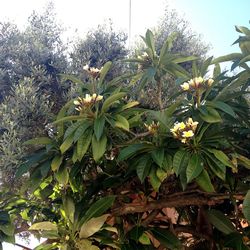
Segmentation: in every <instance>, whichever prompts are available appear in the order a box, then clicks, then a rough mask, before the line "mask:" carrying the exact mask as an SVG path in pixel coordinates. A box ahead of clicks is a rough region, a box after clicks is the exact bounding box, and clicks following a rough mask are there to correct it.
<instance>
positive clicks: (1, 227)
mask: <svg viewBox="0 0 250 250" xmlns="http://www.w3.org/2000/svg"><path fill="white" fill-rule="evenodd" d="M0 231H2V232H3V233H4V234H6V235H8V236H13V235H14V232H15V228H14V225H13V224H12V223H8V224H0Z"/></svg>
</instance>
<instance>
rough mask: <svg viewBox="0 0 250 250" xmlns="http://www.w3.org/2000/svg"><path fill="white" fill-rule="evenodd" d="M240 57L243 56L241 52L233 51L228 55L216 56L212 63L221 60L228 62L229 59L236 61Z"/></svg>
mask: <svg viewBox="0 0 250 250" xmlns="http://www.w3.org/2000/svg"><path fill="white" fill-rule="evenodd" d="M238 58H242V54H241V53H232V54H228V55H226V56H221V57H218V58H215V59H214V60H213V61H212V63H213V64H215V63H220V62H227V61H234V60H236V59H238Z"/></svg>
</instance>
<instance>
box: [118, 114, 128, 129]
mask: <svg viewBox="0 0 250 250" xmlns="http://www.w3.org/2000/svg"><path fill="white" fill-rule="evenodd" d="M115 119H116V121H115V127H117V128H121V129H124V130H126V131H129V122H128V120H127V119H126V118H125V117H124V116H122V115H116V117H115Z"/></svg>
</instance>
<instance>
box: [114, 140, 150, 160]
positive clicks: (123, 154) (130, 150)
mask: <svg viewBox="0 0 250 250" xmlns="http://www.w3.org/2000/svg"><path fill="white" fill-rule="evenodd" d="M151 148H152V145H150V144H146V143H140V144H132V145H129V146H128V147H126V148H123V149H122V150H121V151H120V154H119V156H118V161H124V160H126V159H128V158H130V157H131V156H133V155H135V154H137V153H139V152H147V151H149V150H150V149H151Z"/></svg>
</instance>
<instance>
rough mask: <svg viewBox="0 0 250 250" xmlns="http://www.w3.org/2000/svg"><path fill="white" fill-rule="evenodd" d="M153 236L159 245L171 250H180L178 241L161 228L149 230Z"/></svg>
mask: <svg viewBox="0 0 250 250" xmlns="http://www.w3.org/2000/svg"><path fill="white" fill-rule="evenodd" d="M151 232H152V234H153V236H154V237H155V238H156V239H157V240H159V241H160V242H161V244H162V245H163V246H165V247H167V248H169V249H172V250H179V249H181V242H180V240H179V239H178V238H177V237H176V236H175V235H174V234H173V233H171V232H170V231H169V230H166V229H162V228H154V229H152V230H151Z"/></svg>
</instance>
